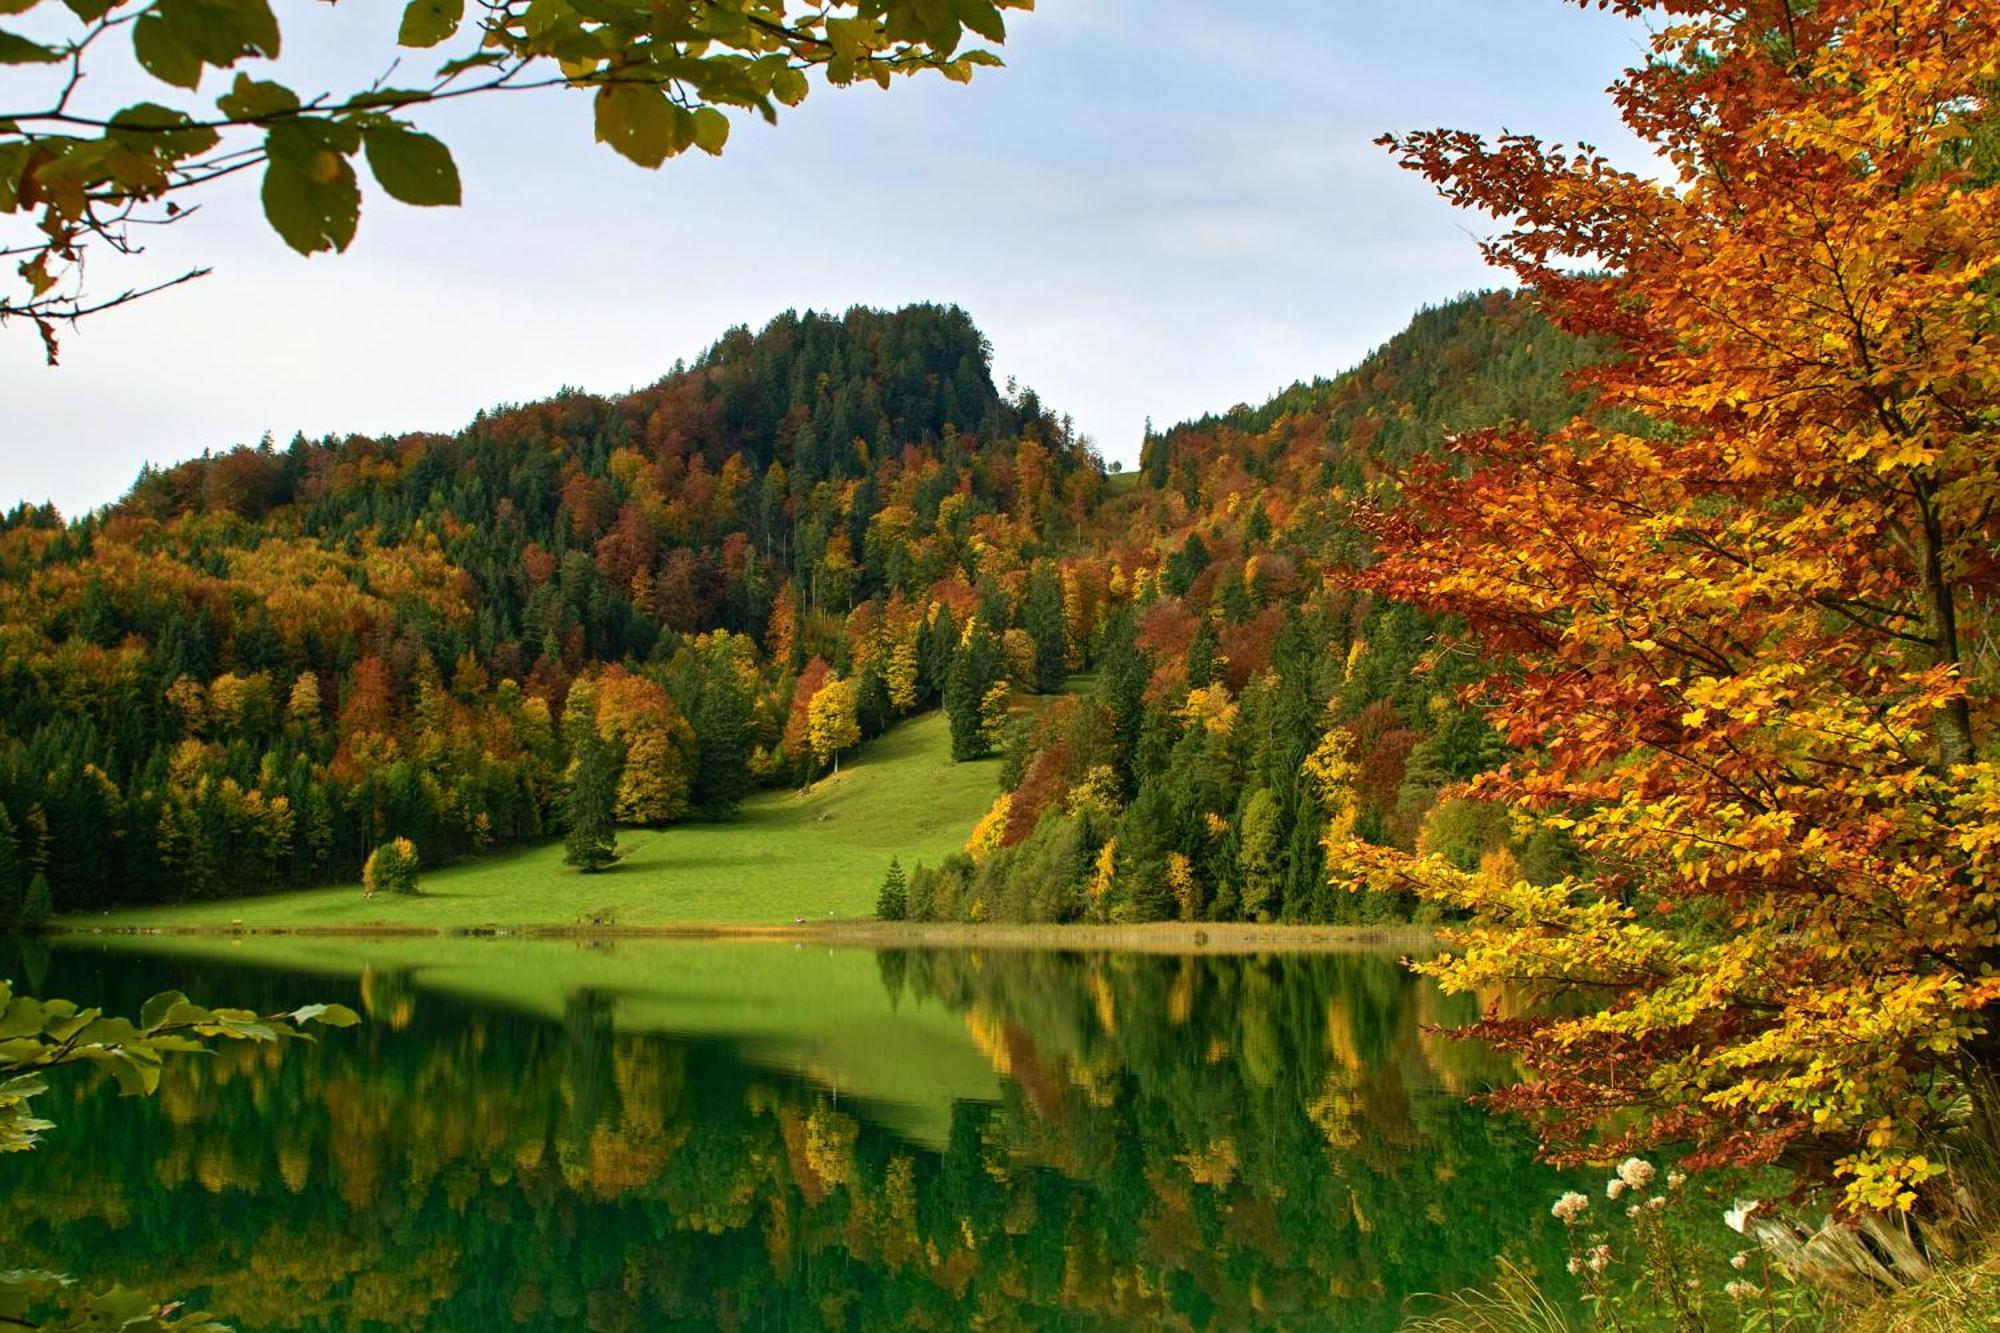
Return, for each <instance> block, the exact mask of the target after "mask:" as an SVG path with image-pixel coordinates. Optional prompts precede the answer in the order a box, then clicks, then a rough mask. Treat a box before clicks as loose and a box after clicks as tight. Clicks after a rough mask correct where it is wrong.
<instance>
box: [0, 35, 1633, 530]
mask: <svg viewBox="0 0 2000 1333" xmlns="http://www.w3.org/2000/svg"><path fill="white" fill-rule="evenodd" d="M278 8H279V13H280V17H281V19H282V21H283V22H284V24H285V34H286V45H287V48H288V57H287V59H288V62H289V71H290V75H291V77H292V78H293V79H295V80H296V82H295V86H301V87H307V86H314V87H316V86H320V85H319V84H315V82H314V80H315V79H318V80H321V81H323V83H324V86H328V87H340V86H344V85H343V83H342V80H343V79H344V80H348V81H356V80H357V76H358V81H359V82H366V80H367V79H368V78H369V77H371V76H372V75H373V74H375V73H377V72H379V67H380V66H381V64H382V63H384V61H383V53H384V52H385V51H386V50H387V49H388V48H389V45H390V43H391V41H392V39H393V35H394V31H395V26H396V20H397V15H398V13H399V12H400V5H399V4H396V3H392V2H391V0H342V2H341V4H340V5H339V6H338V7H337V8H335V7H332V6H328V5H323V4H317V3H303V2H302V0H279V5H278ZM1010 23H1011V35H1010V40H1009V41H1008V44H1007V47H1006V50H1005V56H1006V59H1007V62H1008V67H1007V68H1006V69H1004V70H996V71H989V72H984V73H982V74H981V75H980V77H979V78H978V79H977V80H976V81H975V82H974V84H973V85H972V86H971V87H959V86H957V85H952V84H948V83H945V82H944V81H942V80H937V79H932V80H928V81H905V82H901V83H899V84H898V85H897V86H896V88H895V89H894V90H893V91H891V92H888V93H884V92H880V91H877V90H874V89H866V90H845V91H839V90H827V89H823V88H822V89H816V90H815V92H814V94H813V96H812V97H811V98H810V99H809V100H808V101H807V102H806V104H805V105H804V106H803V107H802V108H800V109H799V110H798V111H796V112H793V113H791V114H790V115H789V116H788V117H787V118H786V119H785V120H784V121H783V122H782V123H781V124H780V125H779V126H778V127H776V128H775V129H773V128H767V127H765V126H763V125H762V124H760V123H756V122H744V121H739V123H738V125H737V132H736V135H735V137H734V138H733V140H732V142H731V144H730V147H729V151H728V153H727V154H726V155H725V156H724V157H723V158H721V159H719V160H710V159H697V158H695V157H692V156H691V157H689V158H685V159H681V160H677V161H672V162H669V163H668V164H667V165H666V166H665V167H663V168H662V169H661V170H659V171H657V172H649V171H643V170H641V169H639V168H636V167H633V166H631V165H629V164H628V163H626V162H624V161H623V160H622V159H620V158H617V157H615V156H613V155H612V154H611V153H610V151H609V150H607V149H605V148H603V147H601V146H599V145H596V144H594V143H592V142H591V131H590V120H589V105H588V101H587V99H585V98H583V97H580V96H574V95H569V96H565V95H563V94H560V93H542V94H532V95H523V96H519V97H515V98H512V99H498V100H496V99H485V100H483V101H480V102H477V103H466V104H460V105H458V106H454V107H450V108H441V109H439V110H438V111H437V112H436V113H434V114H432V115H431V116H429V118H428V119H427V120H426V121H425V122H424V123H425V127H426V128H428V129H431V130H432V131H433V132H435V133H437V134H439V135H440V137H442V138H444V139H446V140H447V142H449V143H450V144H451V145H452V147H453V149H454V151H455V153H456V155H457V157H458V160H459V164H460V169H461V173H462V175H463V178H464V182H465V206H464V207H463V208H460V209H443V210H416V209H410V208H404V207H402V206H400V205H397V204H394V203H393V202H390V201H388V200H386V199H384V198H383V197H381V196H380V195H379V194H375V195H373V196H369V195H368V194H366V191H368V189H369V188H370V187H371V185H372V182H370V181H368V180H367V179H366V177H365V176H364V179H363V188H364V204H363V211H362V217H361V227H360V234H359V235H358V237H357V238H356V240H355V243H354V245H353V247H352V248H351V249H350V250H349V251H348V252H347V253H346V254H345V255H342V256H324V255H323V256H319V257H316V258H313V259H310V260H307V259H302V258H300V257H298V256H297V255H294V254H293V253H291V252H290V251H289V250H287V249H285V247H284V245H283V244H282V243H281V242H280V241H279V240H278V239H277V237H276V236H275V235H274V234H273V233H271V232H270V231H269V230H267V229H266V228H265V226H264V224H263V222H262V219H261V216H260V215H259V213H258V210H257V205H256V197H255V183H254V181H248V180H246V181H245V182H243V183H242V184H241V185H237V184H234V183H231V184H229V185H226V186H223V187H219V188H218V189H217V190H215V191H214V192H213V193H212V194H211V196H210V197H209V198H208V199H207V200H206V204H205V207H204V208H203V210H202V211H201V212H200V213H199V214H198V215H197V216H195V217H193V218H191V219H189V220H188V221H187V222H186V223H185V224H184V225H182V226H179V227H176V228H173V229H170V230H168V231H166V232H164V233H161V234H160V235H159V236H157V237H156V238H155V240H154V242H153V246H152V252H151V253H150V254H149V255H147V256H146V257H145V258H144V259H143V260H141V261H138V267H137V268H136V269H134V270H132V271H131V272H130V273H129V274H128V273H124V272H120V273H117V274H113V273H111V272H110V271H108V270H107V271H106V272H105V273H104V274H102V275H100V278H99V280H98V282H97V283H96V287H97V290H99V291H103V290H105V289H107V288H109V287H110V285H111V283H112V282H114V281H117V280H119V279H120V278H123V277H128V276H130V277H137V276H143V275H144V273H146V272H151V271H161V272H164V271H166V270H167V269H170V268H173V267H174V266H176V265H179V266H181V267H185V266H188V265H191V264H199V263H211V264H213V265H214V266H215V269H216V272H215V273H214V274H213V275H212V276H210V277H208V278H206V279H204V280H202V281H200V282H198V283H195V284H193V285H191V286H188V287H185V288H182V289H179V290H177V291H174V292H171V293H168V294H166V295H163V296H159V297H156V298H153V299H151V300H149V301H147V302H144V303H142V304H141V305H139V306H136V307H133V308H129V309H127V310H125V311H121V312H116V313H113V314H109V315H105V316H101V317H98V318H96V319H94V320H90V321H86V322H85V323H84V324H83V326H82V327H81V328H80V329H78V330H77V331H75V332H73V333H71V334H70V335H69V336H68V337H67V338H66V339H65V342H64V355H63V364H62V365H61V367H59V368H57V369H47V368H44V367H43V366H42V364H41V349H40V346H39V343H38V342H37V340H36V338H35V336H34V334H33V332H32V331H31V330H30V329H28V328H27V327H26V326H24V325H20V324H14V325H10V326H8V327H7V328H5V329H0V403H4V404H5V409H4V416H0V504H11V503H12V502H13V500H15V499H17V498H26V499H33V500H37V501H39V500H42V499H52V500H54V501H55V503H56V504H57V505H58V506H60V507H61V508H62V510H63V511H64V512H65V513H70V514H74V513H78V512H81V511H83V510H86V509H89V508H91V507H92V506H95V505H99V504H103V503H105V502H107V501H110V500H112V499H115V498H116V497H117V496H118V495H119V494H120V493H121V492H122V491H123V490H124V488H125V487H126V485H127V484H128V483H129V482H130V481H131V478H132V476H133V474H134V473H135V472H136V471H137V469H138V467H139V465H140V464H141V463H142V462H145V461H148V460H151V461H154V462H167V461H172V460H176V459H180V458H185V457H188V456H190V455H193V454H198V453H200V452H201V451H202V450H203V449H205V448H226V447H228V446H230V445H232V444H236V443H239V442H254V441H256V440H257V439H258V438H259V437H260V436H262V435H264V434H265V433H267V432H268V433H269V434H271V435H272V436H273V437H275V438H276V440H277V441H278V442H279V443H280V444H281V445H282V444H283V443H284V442H286V441H287V440H289V439H290V438H291V437H292V435H293V434H294V433H295V432H299V431H303V432H305V433H306V434H307V435H309V436H315V437H317V436H320V435H325V434H329V433H346V432H367V433H379V432H395V431H402V430H414V429H451V428H455V427H457V426H460V425H462V424H464V423H465V422H466V421H467V420H468V419H469V418H470V417H471V415H472V414H473V413H474V412H475V411H476V410H478V409H479V408H481V407H486V406H491V405H494V404H496V403H501V402H519V401H524V400H528V399H533V398H537V397H540V396H543V395H546V394H548V393H551V392H553V391H554V390H556V389H557V388H559V387H562V386H564V385H574V386H578V387H582V388H586V389H590V390H595V391H599V392H616V391H619V390H623V389H626V388H630V387H633V386H635V385H641V384H646V383H650V382H651V381H653V380H655V379H657V378H659V376H660V375H661V374H662V373H663V372H664V371H665V370H666V369H667V368H668V367H669V366H670V365H671V364H672V363H673V362H674V360H675V359H676V358H680V357H689V358H691V357H693V356H695V355H696V354H698V353H699V352H700V351H701V350H702V348H703V347H704V346H706V345H707V344H708V343H709V342H711V341H713V339H714V338H715V336H716V335H717V334H718V333H720V332H721V331H722V330H723V329H725V328H727V327H728V326H730V325H732V324H740V323H747V324H750V325H753V326H754V325H757V324H760V323H762V322H763V321H764V320H766V319H768V318H769V317H770V316H771V315H773V314H774V313H776V312H778V311H780V310H783V309H786V308H788V307H798V308H804V307H808V306H810V307H817V308H820V309H839V308H845V307H846V306H848V305H852V304H855V303H866V304H871V305H878V306H893V305H898V304H901V303H904V302H909V301H918V300H931V301H945V302H956V303H957V304H959V305H962V306H964V307H965V308H966V309H967V310H969V311H970V312H971V313H972V315H973V317H974V318H975V319H976V320H977V321H978V322H979V324H980V325H981V327H982V328H983V329H984V330H985V331H986V334H987V336H988V337H989V338H990V339H991V340H992V342H993V345H994V349H995V361H996V370H997V371H998V373H999V374H1001V375H1003V376H1005V375H1014V376H1018V377H1019V378H1020V379H1021V380H1022V381H1023V382H1024V383H1027V384H1032V385H1033V386H1035V388H1036V389H1037V390H1038V391H1039V392H1040V393H1041V395H1042V396H1043V398H1044V400H1045V401H1047V402H1049V403H1051V404H1052V405H1055V406H1057V407H1059V408H1061V409H1062V410H1065V411H1068V412H1070V413H1071V414H1072V415H1073V416H1074V417H1075V418H1076V420H1077V423H1078V425H1079V428H1080V429H1082V430H1083V431H1085V432H1087V433H1088V434H1090V435H1091V436H1093V437H1094V438H1096V439H1097V440H1098V442H1099V443H1100V445H1101V446H1102V447H1103V449H1104V451H1105V453H1106V455H1107V456H1109V457H1112V458H1122V459H1124V460H1126V461H1127V462H1128V463H1129V462H1130V461H1131V460H1132V459H1133V458H1134V456H1135V455H1136V453H1137V450H1138V442H1139V437H1140V431H1141V426H1142V423H1143V421H1144V419H1145V418H1146V417H1148V416H1151V417H1152V418H1153V419H1154V420H1155V421H1156V422H1158V423H1160V424H1162V425H1164V424H1166V423H1169V422H1172V421H1176V420H1180V419H1182V418H1184V417H1187V416H1191V415H1196V414H1199V413H1201V412H1204V411H1208V410H1212V409H1216V408H1223V407H1228V406H1229V405H1231V404H1233V403H1236V402H1240V401H1254V400H1260V399H1262V398H1264V397H1267V396H1268V395H1269V394H1270V393H1272V392H1273V391H1275V390H1276V389H1278V388H1280V387H1282V386H1283V385H1285V384H1288V383H1290V382H1291V381H1293V380H1295V379H1299V378H1302V377H1309V376H1312V375H1316V374H1331V373H1333V372H1336V371H1338V370H1340V369H1342V368H1344V367H1346V366H1348V365H1351V364H1352V363H1353V362H1354V361H1355V360H1357V359H1358V358H1359V357H1360V356H1361V355H1362V354H1364V353H1365V352H1366V351H1367V350H1368V349H1369V348H1370V347H1372V346H1374V345H1376V344H1378V343H1380V342H1381V341H1382V340H1383V339H1385V338H1387V337H1388V336H1390V335H1391V334H1393V333H1394V332H1395V331H1396V330H1397V329H1398V328H1400V327H1401V326H1402V325H1403V324H1404V323H1405V322H1406V321H1407V319H1408V317H1409V315H1410V313H1411V312H1412V311H1413V310H1414V309H1416V308H1417V307H1418V306H1421V305H1424V304H1426V303H1431V302H1436V301H1440V300H1444V299H1447V298H1449V297H1451V296H1453V295H1455V294H1457V293H1459V292H1461V291H1464V290H1467V289H1468V288H1473V287H1480V286H1489V285H1493V284H1494V283H1495V282H1496V281H1497V276H1496V275H1494V274H1492V273H1491V272H1489V271H1487V270H1485V269H1484V268H1483V267H1482V266H1481V264H1480V261H1479V256H1478V253H1477V251H1476V248H1475V245H1474V237H1475V236H1476V234H1477V232H1478V230H1479V227H1480V222H1479V220H1478V219H1475V218H1469V217H1464V216H1460V215H1456V214H1454V213H1453V212H1452V211H1451V210H1450V209H1449V208H1448V207H1447V206H1446V205H1445V204H1443V203H1442V202H1441V201H1439V200H1438V199H1437V198H1436V197H1435V196H1434V195H1433V194H1432V193H1431V192H1430V190H1429V189H1428V188H1427V187H1426V186H1425V185H1424V184H1423V183H1422V182H1421V181H1419V180H1417V179H1415V178H1414V177H1410V176H1408V175H1406V174H1405V173H1403V172H1400V171H1399V170H1398V169H1397V168H1396V167H1395V166H1394V164H1393V163H1392V162H1391V161H1390V160H1389V159H1388V157H1387V156H1386V155H1385V154H1384V153H1383V152H1382V151H1381V150H1380V149H1378V148H1376V147H1374V146H1373V145H1372V143H1371V140H1373V139H1374V137H1375V136H1376V135H1377V134H1379V133H1381V132H1383V131H1384V130H1390V129H1406V128H1418V127H1425V126H1432V125H1452V126H1458V127H1463V128H1468V129H1481V130H1488V131H1492V130H1499V129H1502V128H1506V129H1515V130H1523V131H1532V132H1536V133H1542V134H1546V135H1549V136H1551V137H1560V138H1567V139H1574V138H1582V139H1586V140H1588V141H1591V142H1594V143H1596V144H1598V145H1600V146H1602V147H1605V148H1607V149H1609V150H1611V151H1612V152H1614V153H1620V152H1621V151H1627V150H1629V143H1630V141H1629V140H1628V139H1626V138H1625V136H1624V135H1623V134H1622V133H1621V132H1620V130H1619V127H1618V125H1617V122H1616V120H1615V118H1614V117H1613V115H1612V112H1611V108H1610V104H1609V101H1608V99H1607V98H1606V97H1605V96H1604V88H1605V86H1606V85H1607V84H1608V83H1609V82H1610V81H1611V79H1612V78H1613V77H1614V76H1615V75H1616V73H1617V71H1618V70H1619V69H1620V68H1622V67H1624V66H1625V65H1627V64H1630V63H1632V62H1633V61H1634V60H1635V59H1636V58H1637V56H1638V53H1639V50H1640V43H1641V41H1642V39H1643V35H1644V34H1643V33H1641V32H1639V31H1638V30H1637V29H1636V28H1635V27H1634V26H1633V25H1631V24H1630V23H1627V22H1624V21H1621V20H1618V19H1615V18H1611V17H1607V16H1604V15H1601V14H1596V13H1592V12H1584V11H1580V10H1578V9H1576V8H1573V7H1571V6H1568V5H1565V4H1562V3H1559V0H1394V2H1393V3H1381V2H1380V0H1308V3H1304V4H1301V3H1298V2H1297V0H1289V2H1281V0H1042V4H1041V8H1040V10H1039V12H1036V13H1033V14H1020V15H1014V16H1012V17H1011V19H1010ZM301 53H303V54H301ZM10 77H12V76H11V75H10ZM121 77H122V76H121V75H119V74H118V73H116V72H108V73H107V74H106V75H105V76H104V79H103V82H102V87H101V89H100V91H101V93H102V94H103V95H104V96H105V97H107V98H108V97H110V96H112V95H113V94H114V93H116V92H118V91H120V89H118V88H117V86H116V85H117V82H118V81H119V80H120V78H121ZM210 82H211V83H216V82H218V81H217V79H216V76H215V75H213V74H211V75H210ZM205 91H208V92H210V93H211V95H212V92H213V91H214V90H212V89H206V88H205ZM127 100H131V99H127ZM118 104H119V103H117V102H111V103H110V105H118Z"/></svg>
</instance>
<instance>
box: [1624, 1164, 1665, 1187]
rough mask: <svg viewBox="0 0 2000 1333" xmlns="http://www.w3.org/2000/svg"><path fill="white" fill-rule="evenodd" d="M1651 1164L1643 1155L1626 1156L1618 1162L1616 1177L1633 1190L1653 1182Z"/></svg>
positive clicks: (1653, 1173)
mask: <svg viewBox="0 0 2000 1333" xmlns="http://www.w3.org/2000/svg"><path fill="white" fill-rule="evenodd" d="M1655 1174H1656V1173H1655V1172H1654V1170H1653V1164H1652V1163H1651V1162H1649V1161H1647V1160H1645V1159H1644V1158H1643V1157H1627V1158H1626V1159H1625V1160H1624V1161H1622V1162H1620V1163H1619V1164H1618V1178H1619V1179H1620V1180H1622V1181H1624V1182H1625V1183H1626V1184H1627V1185H1630V1186H1631V1187H1632V1188H1633V1189H1635V1190H1642V1189H1644V1188H1646V1186H1648V1185H1650V1184H1652V1183H1653V1176H1654V1175H1655Z"/></svg>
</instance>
